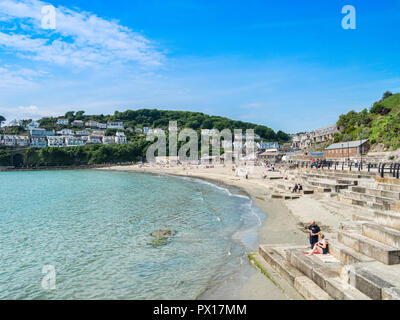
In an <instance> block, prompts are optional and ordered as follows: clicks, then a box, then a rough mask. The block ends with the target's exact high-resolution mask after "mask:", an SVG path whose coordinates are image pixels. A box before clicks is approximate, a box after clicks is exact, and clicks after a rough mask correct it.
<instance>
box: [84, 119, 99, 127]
mask: <svg viewBox="0 0 400 320" xmlns="http://www.w3.org/2000/svg"><path fill="white" fill-rule="evenodd" d="M85 126H86V127H89V128H92V129H98V128H99V123H98V122H97V121H94V120H89V121H87V122H86V123H85Z"/></svg>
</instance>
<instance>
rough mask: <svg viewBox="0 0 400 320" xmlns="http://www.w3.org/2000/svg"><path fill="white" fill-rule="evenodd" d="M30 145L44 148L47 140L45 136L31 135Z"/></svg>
mask: <svg viewBox="0 0 400 320" xmlns="http://www.w3.org/2000/svg"><path fill="white" fill-rule="evenodd" d="M31 147H34V148H45V147H47V140H46V138H45V137H33V138H31Z"/></svg>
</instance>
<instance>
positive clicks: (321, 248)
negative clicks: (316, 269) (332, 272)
mask: <svg viewBox="0 0 400 320" xmlns="http://www.w3.org/2000/svg"><path fill="white" fill-rule="evenodd" d="M306 254H307V255H309V256H312V255H313V254H328V241H326V240H325V236H324V235H323V234H322V233H320V234H319V241H318V242H317V243H316V244H315V245H314V248H313V249H312V250H310V251H308V252H307V253H306Z"/></svg>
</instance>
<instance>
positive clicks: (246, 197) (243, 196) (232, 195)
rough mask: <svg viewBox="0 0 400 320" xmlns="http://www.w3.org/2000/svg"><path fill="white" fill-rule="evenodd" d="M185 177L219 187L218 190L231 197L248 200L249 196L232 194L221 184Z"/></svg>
mask: <svg viewBox="0 0 400 320" xmlns="http://www.w3.org/2000/svg"><path fill="white" fill-rule="evenodd" d="M185 178H186V177H185ZM186 179H188V180H192V181H196V182H199V183H202V184H206V185H209V186H212V187H214V188H216V189H219V190H221V191H224V192H225V193H226V194H227V195H229V196H231V197H237V198H243V199H249V200H250V198H249V197H248V196H245V195H243V194H234V193H232V192H230V190H229V189H228V188H226V187H221V186H219V185H217V184H214V183H212V182H209V181H206V180H202V179H197V178H186Z"/></svg>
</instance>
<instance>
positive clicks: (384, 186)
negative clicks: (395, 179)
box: [377, 183, 400, 192]
mask: <svg viewBox="0 0 400 320" xmlns="http://www.w3.org/2000/svg"><path fill="white" fill-rule="evenodd" d="M377 187H378V188H379V189H381V190H385V191H392V192H400V185H398V184H391V183H377Z"/></svg>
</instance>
